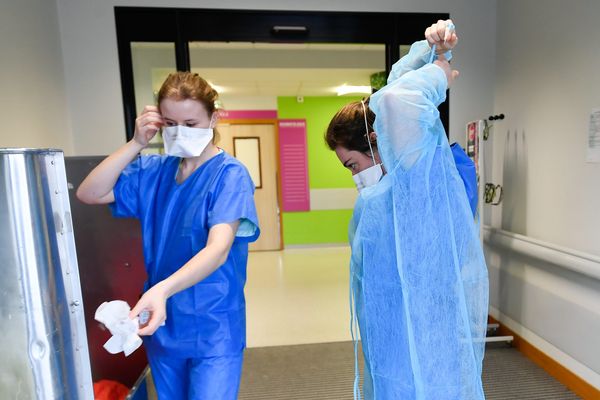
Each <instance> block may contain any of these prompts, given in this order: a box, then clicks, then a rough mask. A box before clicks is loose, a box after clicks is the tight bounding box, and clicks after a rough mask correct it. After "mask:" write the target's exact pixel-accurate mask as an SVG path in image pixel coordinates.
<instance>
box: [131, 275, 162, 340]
mask: <svg viewBox="0 0 600 400" xmlns="http://www.w3.org/2000/svg"><path fill="white" fill-rule="evenodd" d="M166 304H167V296H166V293H165V291H164V290H163V289H162V285H161V284H160V283H159V284H157V285H155V286H153V287H151V288H150V289H148V291H147V292H146V293H144V295H143V296H142V297H141V298H140V300H139V301H138V302H137V304H136V305H135V307H133V309H132V310H131V311H130V312H129V318H130V319H134V318H135V317H137V316H139V315H140V313H141V312H142V311H148V312H149V313H150V320H149V321H148V322H147V323H146V324H144V325H143V327H142V328H141V329H140V330H139V331H138V335H140V336H144V335H152V334H153V333H154V332H156V330H157V329H158V328H159V327H160V326H161V325H162V324H163V322H165V321H166V320H167V311H166Z"/></svg>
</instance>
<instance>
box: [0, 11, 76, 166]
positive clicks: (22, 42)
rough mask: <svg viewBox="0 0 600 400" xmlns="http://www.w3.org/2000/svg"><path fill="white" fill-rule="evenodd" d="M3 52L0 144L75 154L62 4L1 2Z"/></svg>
mask: <svg viewBox="0 0 600 400" xmlns="http://www.w3.org/2000/svg"><path fill="white" fill-rule="evenodd" d="M0 54H2V59H1V61H0V88H1V89H2V97H0V120H1V121H2V129H1V133H0V147H52V148H60V149H63V150H64V151H65V153H66V154H70V153H72V150H73V145H72V139H71V136H70V132H71V129H70V126H69V124H70V121H69V118H68V117H67V108H66V95H65V81H64V76H63V58H62V51H61V47H60V37H59V27H58V14H57V6H56V3H55V2H54V1H47V0H20V1H3V2H2V3H0Z"/></svg>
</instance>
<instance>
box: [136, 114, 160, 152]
mask: <svg viewBox="0 0 600 400" xmlns="http://www.w3.org/2000/svg"><path fill="white" fill-rule="evenodd" d="M163 124H164V122H163V118H162V115H160V111H159V110H158V107H156V106H146V107H144V110H143V111H142V113H141V114H140V115H139V116H138V117H137V118H136V119H135V131H134V133H133V140H135V141H136V142H137V143H139V144H140V145H142V146H144V147H146V146H147V145H148V143H149V142H150V140H152V138H153V137H154V135H156V132H158V130H159V129H160V128H161V127H162V126H163Z"/></svg>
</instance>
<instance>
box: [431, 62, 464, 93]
mask: <svg viewBox="0 0 600 400" xmlns="http://www.w3.org/2000/svg"><path fill="white" fill-rule="evenodd" d="M433 63H434V64H435V65H437V66H438V67H440V68H441V69H442V70H443V71H444V73H445V74H446V78H447V79H448V87H450V85H452V82H454V80H455V79H456V78H458V75H459V73H458V71H457V70H455V69H452V68H451V67H450V63H449V62H448V60H446V57H444V55H440V56H438V59H437V60H435V61H434V62H433Z"/></svg>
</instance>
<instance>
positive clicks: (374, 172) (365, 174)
mask: <svg viewBox="0 0 600 400" xmlns="http://www.w3.org/2000/svg"><path fill="white" fill-rule="evenodd" d="M360 102H361V104H362V107H363V116H364V117H365V130H366V131H367V136H366V137H367V142H368V143H369V149H370V150H371V158H372V159H373V166H372V167H369V168H367V169H364V170H362V171H360V172H359V173H357V174H354V175H353V176H352V179H354V183H355V184H356V188H357V189H358V192H359V193H360V191H361V190H363V189H364V188H366V187H369V186H373V185H375V184H377V183H378V182H379V181H380V180H381V177H382V176H383V168H382V167H381V164H377V163H376V162H375V155H374V153H373V147H372V146H371V138H370V137H369V133H370V132H369V125H368V124H367V109H366V107H365V102H364V101H362V100H361V101H360Z"/></svg>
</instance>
